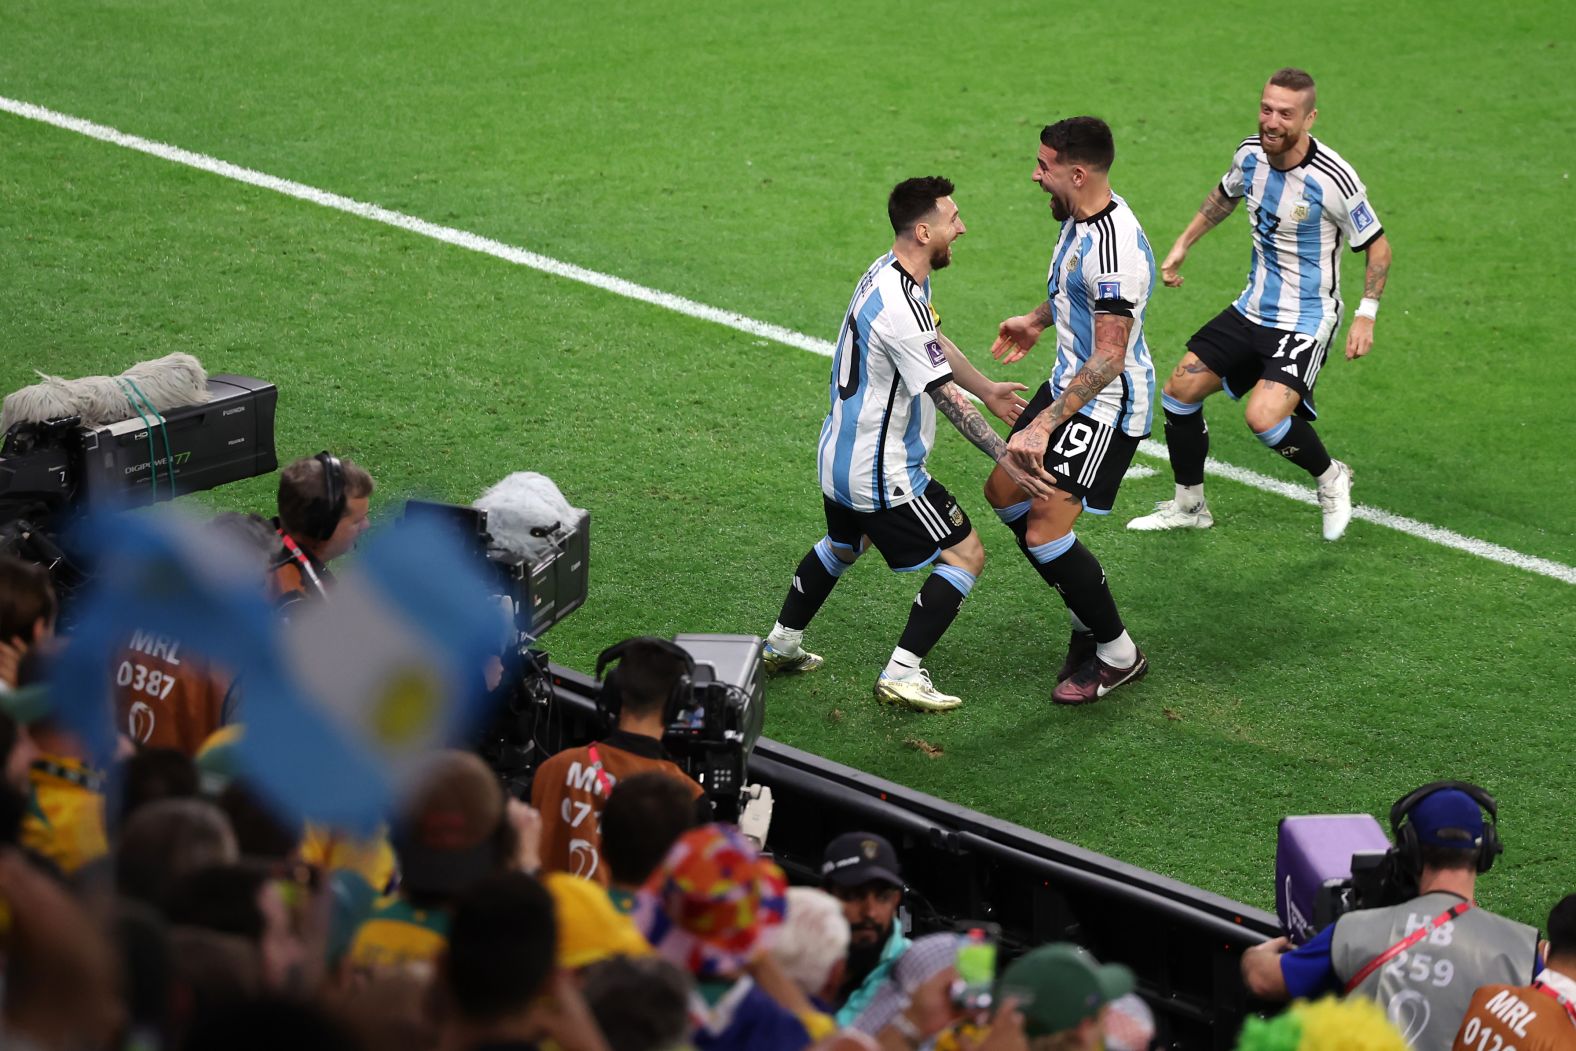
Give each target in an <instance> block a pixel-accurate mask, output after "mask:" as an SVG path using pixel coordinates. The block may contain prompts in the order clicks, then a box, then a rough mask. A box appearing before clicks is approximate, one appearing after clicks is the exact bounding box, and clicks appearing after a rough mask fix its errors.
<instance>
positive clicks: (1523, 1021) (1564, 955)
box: [1452, 894, 1576, 1051]
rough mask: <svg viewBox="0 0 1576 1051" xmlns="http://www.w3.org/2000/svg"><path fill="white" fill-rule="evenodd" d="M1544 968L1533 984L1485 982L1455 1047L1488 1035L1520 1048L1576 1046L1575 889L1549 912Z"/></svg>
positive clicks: (1478, 1043) (1548, 1050)
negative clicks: (1495, 983) (1488, 983)
mask: <svg viewBox="0 0 1576 1051" xmlns="http://www.w3.org/2000/svg"><path fill="white" fill-rule="evenodd" d="M1548 931H1549V942H1548V950H1547V954H1546V955H1545V957H1544V961H1543V962H1544V966H1543V972H1542V973H1541V974H1539V975H1538V976H1537V978H1535V979H1533V982H1532V984H1531V985H1503V984H1501V985H1485V986H1484V987H1483V988H1481V989H1479V990H1478V991H1477V992H1476V993H1474V994H1473V996H1472V1003H1471V1005H1470V1006H1468V1008H1467V1013H1466V1017H1465V1018H1464V1019H1463V1020H1462V1022H1461V1029H1460V1031H1459V1032H1457V1033H1456V1041H1455V1044H1454V1045H1453V1047H1452V1051H1473V1049H1476V1048H1480V1047H1482V1046H1483V1045H1484V1042H1485V1041H1487V1043H1488V1045H1489V1046H1494V1047H1498V1046H1500V1042H1501V1041H1503V1042H1504V1046H1505V1047H1507V1048H1509V1047H1512V1046H1514V1047H1515V1048H1516V1049H1517V1051H1573V1049H1576V894H1568V895H1566V896H1565V898H1564V899H1563V900H1561V901H1560V903H1559V904H1558V905H1556V906H1554V910H1553V911H1552V912H1550V913H1549V926H1548Z"/></svg>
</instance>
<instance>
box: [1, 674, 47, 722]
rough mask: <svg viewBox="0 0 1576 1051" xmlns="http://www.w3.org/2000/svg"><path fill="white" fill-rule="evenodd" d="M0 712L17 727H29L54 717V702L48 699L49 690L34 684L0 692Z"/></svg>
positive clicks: (38, 683)
mask: <svg viewBox="0 0 1576 1051" xmlns="http://www.w3.org/2000/svg"><path fill="white" fill-rule="evenodd" d="M0 712H5V713H6V714H7V715H9V716H10V717H11V718H12V719H13V720H14V721H15V722H16V724H17V725H18V726H31V725H32V724H33V723H36V722H38V721H39V720H40V719H47V718H49V717H50V716H51V715H54V714H55V702H54V701H53V700H51V699H50V696H49V688H48V687H47V686H45V685H44V684H43V683H41V682H35V683H33V684H32V685H31V686H24V687H22V688H21V689H20V690H11V691H9V692H0Z"/></svg>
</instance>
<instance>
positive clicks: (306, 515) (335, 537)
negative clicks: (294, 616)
mask: <svg viewBox="0 0 1576 1051" xmlns="http://www.w3.org/2000/svg"><path fill="white" fill-rule="evenodd" d="M371 496H372V476H371V475H370V474H368V473H367V471H366V469H365V468H363V467H361V466H360V465H359V464H357V463H355V462H354V461H352V460H341V459H340V458H339V457H337V456H335V455H334V454H333V453H330V452H327V451H324V452H320V453H318V454H317V455H316V456H303V457H302V458H301V459H299V460H297V461H295V462H294V463H292V464H291V465H290V466H288V467H286V468H285V469H284V470H283V471H281V472H279V517H278V518H275V519H274V521H273V525H274V528H275V529H276V530H278V532H279V541H280V550H279V553H278V555H277V556H276V558H275V559H274V564H273V567H272V594H273V597H274V599H275V601H276V602H277V603H278V605H279V608H280V609H281V610H288V609H289V607H290V606H291V605H293V604H294V603H296V602H300V601H301V600H303V599H306V598H321V597H323V596H324V595H325V594H327V591H328V588H329V587H330V586H331V584H332V582H333V574H332V573H331V572H330V571H329V568H328V564H329V563H330V562H332V561H334V560H335V559H336V558H338V557H339V556H341V555H343V554H345V553H346V552H347V551H349V550H350V549H351V548H352V547H354V546H355V544H356V538H357V537H359V536H361V534H362V533H364V532H365V531H366V528H367V524H368V523H367V506H368V503H369V500H370V498H371Z"/></svg>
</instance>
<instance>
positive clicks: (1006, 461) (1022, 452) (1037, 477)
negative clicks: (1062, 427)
mask: <svg viewBox="0 0 1576 1051" xmlns="http://www.w3.org/2000/svg"><path fill="white" fill-rule="evenodd" d="M1046 440H1047V439H1046V436H1045V433H1044V432H1043V431H1041V430H1040V429H1039V428H1038V427H1032V426H1031V427H1027V428H1025V429H1024V430H1021V431H1019V432H1018V433H1017V434H1014V435H1013V436H1012V438H1011V439H1010V440H1009V441H1008V442H1007V452H1006V454H1005V455H1004V456H1002V458H1001V468H1002V470H1004V471H1006V472H1007V477H1008V478H1011V479H1012V480H1013V482H1014V484H1016V485H1017V486H1018V488H1020V489H1022V490H1023V491H1024V492H1026V493H1028V494H1029V495H1030V496H1033V497H1036V498H1043V497H1047V496H1050V495H1051V491H1052V488H1053V487H1054V486H1055V485H1056V476H1055V475H1054V474H1051V473H1050V472H1049V471H1047V470H1046V469H1045V444H1046Z"/></svg>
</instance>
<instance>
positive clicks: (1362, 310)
mask: <svg viewBox="0 0 1576 1051" xmlns="http://www.w3.org/2000/svg"><path fill="white" fill-rule="evenodd" d="M1353 316H1354V317H1365V318H1367V319H1368V320H1369V321H1372V320H1373V319H1374V318H1376V317H1378V316H1379V301H1378V300H1377V299H1364V300H1363V301H1362V302H1361V303H1358V304H1357V313H1356V314H1354V315H1353Z"/></svg>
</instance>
